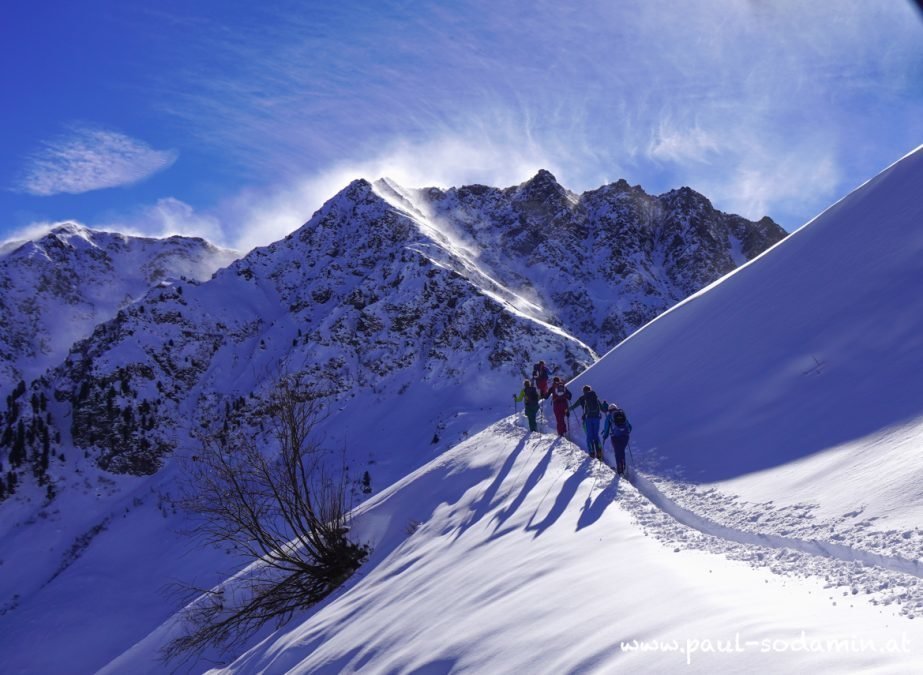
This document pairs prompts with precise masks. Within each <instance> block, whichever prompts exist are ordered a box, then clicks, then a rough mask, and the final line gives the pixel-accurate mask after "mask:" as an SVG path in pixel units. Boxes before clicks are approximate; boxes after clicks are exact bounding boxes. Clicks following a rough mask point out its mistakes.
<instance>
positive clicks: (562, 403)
mask: <svg viewBox="0 0 923 675" xmlns="http://www.w3.org/2000/svg"><path fill="white" fill-rule="evenodd" d="M549 377H550V373H549V372H548V368H547V366H546V365H545V362H544V361H539V362H538V363H536V364H535V367H534V368H533V369H532V378H531V379H529V380H523V383H522V391H520V392H519V394H513V399H514V400H515V401H516V402H520V401H523V402H524V404H525V412H526V418H527V419H528V420H529V430H530V431H538V422H537V420H536V418H537V416H538V413H539V410H540V409H541V403H542V401H545V400H546V399H548V398H550V399H551V407H552V410H553V411H554V417H555V422H556V424H557V431H558V436H563V435H564V434H566V433H567V424H568V421H569V419H568V418H569V416H570V413H571V411H573V410H575V409H576V408H581V409H582V414H581V420H582V422H583V428H584V431H585V432H586V443H587V452H588V453H590V457H594V458H596V459H598V460H600V461H602V458H603V443H604V442H605V441H606V439H607V438H611V439H612V449H613V450H614V451H615V470H616V472H618V473H619V474H620V475H621V474H623V473H625V449H626V448H627V447H628V440H629V437H630V436H631V423H630V422H629V421H628V417H627V416H626V415H625V411H624V410H622V409H621V408H619V407H618V406H617V405H616V404H615V403H607V402H606V401H601V400H600V398H599V396H598V395H597V394H596V392H595V391H593V388H592V387H591V386H590V385H588V384H585V385H583V394H582V395H581V396H580V398H578V399H577V400H576V401H574V403H573V405H571V404H570V401H571V398H572V394H571V393H570V390H569V389H568V388H567V385H566V384H565V383H564V381H563V380H562V379H561V378H560V377H558V376H556V375H555V376H554V377H553V378H551V384H550V386H549V382H548V380H549ZM603 420H605V423H604V424H603V428H602V441H600V439H599V431H600V429H599V427H600V424H602V423H603Z"/></svg>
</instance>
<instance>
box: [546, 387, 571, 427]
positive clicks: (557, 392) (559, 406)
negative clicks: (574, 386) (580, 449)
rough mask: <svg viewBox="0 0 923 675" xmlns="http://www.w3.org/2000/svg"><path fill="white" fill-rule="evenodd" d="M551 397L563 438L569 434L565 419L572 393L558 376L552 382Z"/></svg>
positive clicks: (555, 417)
mask: <svg viewBox="0 0 923 675" xmlns="http://www.w3.org/2000/svg"><path fill="white" fill-rule="evenodd" d="M549 396H551V408H552V410H554V419H555V421H556V422H557V424H558V436H563V435H564V434H566V433H567V422H566V421H565V417H566V416H567V404H568V401H570V399H571V396H572V394H571V393H570V389H568V388H567V385H566V384H564V382H562V381H561V378H560V377H558V376H557V375H555V376H554V379H553V380H552V381H551V389H550V390H549Z"/></svg>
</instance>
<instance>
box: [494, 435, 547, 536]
mask: <svg viewBox="0 0 923 675" xmlns="http://www.w3.org/2000/svg"><path fill="white" fill-rule="evenodd" d="M560 441H561V439H560V438H556V439H555V440H554V441H552V442H551V444H550V445H549V446H548V450H547V451H546V452H545V454H544V456H543V457H542V458H541V459H540V460H539V461H538V464H536V465H535V468H534V469H532V473H530V474H529V477H528V478H526V482H525V483H523V485H522V489H520V490H519V494H518V495H516V498H515V499H514V500H513V501H512V502H511V503H510V505H509V506H507V507H506V508H505V509H503V510H502V511H499V512H498V513H497V515H495V516H494V520H496V521H497V525H496V526H495V527H494V532H496V531H497V530H498V529H500V527H501V526H502V525H503V524H504V523H505V522H506V521H507V520H509V518H510V516H512V515H513V514H514V513H516V511H518V510H519V507H520V506H522V503H523V502H524V501H525V500H526V497H528V496H529V493H530V492H532V490H533V488H535V486H536V485H538V484H539V482H541V480H542V477H543V476H544V475H545V472H546V471H547V470H548V465H549V464H551V455H552V453H553V452H554V448H555V446H557V445H558V443H560Z"/></svg>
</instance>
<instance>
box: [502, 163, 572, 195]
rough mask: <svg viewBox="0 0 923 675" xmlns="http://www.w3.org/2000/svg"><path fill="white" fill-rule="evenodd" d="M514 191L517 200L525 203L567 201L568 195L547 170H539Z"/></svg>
mask: <svg viewBox="0 0 923 675" xmlns="http://www.w3.org/2000/svg"><path fill="white" fill-rule="evenodd" d="M515 190H516V196H517V198H518V199H524V200H526V201H536V200H538V201H548V200H553V201H559V200H562V199H563V200H567V198H568V196H569V194H570V193H569V191H568V190H567V189H566V188H565V187H564V186H562V185H561V184H560V183H559V182H558V180H557V178H555V177H554V174H552V173H551V172H550V171H548V170H547V169H539V171H538V173H536V174H535V175H534V176H533V177H532V178H530V179H529V180H527V181H526V182H525V183H522V184H520V185H519V186H517V187H516V188H515Z"/></svg>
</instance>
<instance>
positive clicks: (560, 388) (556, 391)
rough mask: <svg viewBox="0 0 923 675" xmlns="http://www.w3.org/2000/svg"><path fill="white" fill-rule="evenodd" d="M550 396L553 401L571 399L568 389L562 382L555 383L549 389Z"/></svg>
mask: <svg viewBox="0 0 923 675" xmlns="http://www.w3.org/2000/svg"><path fill="white" fill-rule="evenodd" d="M551 396H552V400H554V401H560V400H561V399H564V400H566V401H569V400H570V399H571V393H570V389H568V388H567V387H566V386H564V385H563V384H556V385H555V386H554V387H552V389H551Z"/></svg>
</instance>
